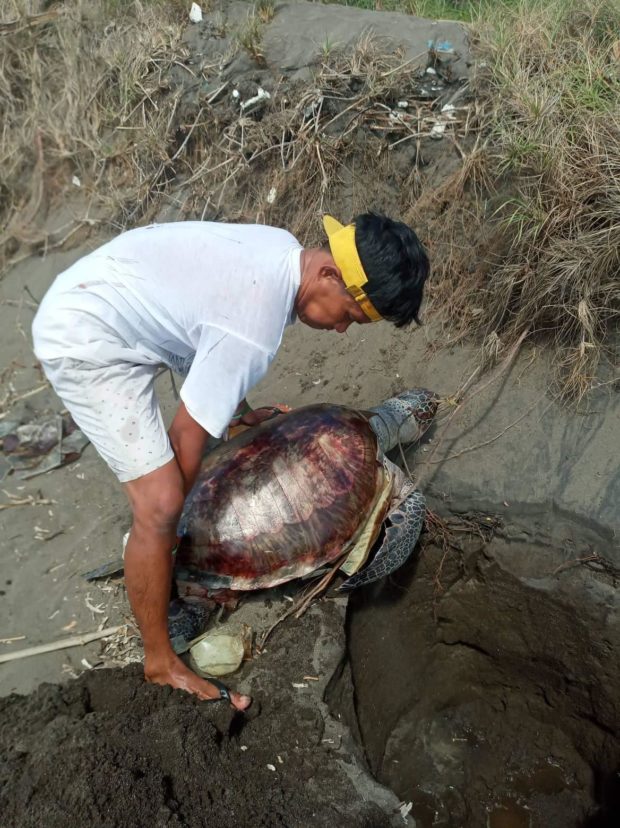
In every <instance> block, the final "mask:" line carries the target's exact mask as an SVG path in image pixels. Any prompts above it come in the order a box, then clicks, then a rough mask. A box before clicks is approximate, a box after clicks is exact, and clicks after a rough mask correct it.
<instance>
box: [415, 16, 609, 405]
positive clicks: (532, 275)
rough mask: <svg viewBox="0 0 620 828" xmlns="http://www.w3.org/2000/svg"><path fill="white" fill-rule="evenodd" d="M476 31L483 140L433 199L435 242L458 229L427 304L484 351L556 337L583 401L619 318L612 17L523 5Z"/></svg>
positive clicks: (571, 389)
mask: <svg viewBox="0 0 620 828" xmlns="http://www.w3.org/2000/svg"><path fill="white" fill-rule="evenodd" d="M480 31H481V38H480V43H479V44H478V54H479V58H480V60H481V61H483V62H484V63H486V67H485V66H484V65H483V66H482V67H481V68H480V69H479V74H478V78H477V99H478V102H479V106H480V107H482V111H481V112H480V120H481V122H482V124H483V132H484V135H485V140H484V141H481V142H480V143H479V144H478V146H477V148H476V151H475V152H473V153H471V154H469V155H468V156H467V157H466V159H465V164H464V167H463V169H462V170H460V171H459V173H458V174H457V175H455V176H454V177H453V179H452V180H451V181H450V182H448V183H446V185H445V187H444V188H443V190H442V192H439V193H434V194H432V200H433V201H434V204H435V207H436V208H437V205H438V201H439V209H436V210H435V213H436V216H437V219H436V221H435V224H434V226H431V227H429V233H430V235H431V236H432V235H433V234H434V233H436V232H437V227H438V223H439V224H440V225H441V226H442V227H453V228H454V232H453V233H452V236H451V238H450V239H449V240H448V244H444V245H443V247H442V248H441V249H440V250H438V251H437V257H436V258H442V259H443V261H442V264H443V269H440V272H439V274H438V276H439V278H438V280H437V282H436V284H435V286H434V294H435V301H436V303H437V304H441V305H443V306H445V307H447V308H448V311H449V315H450V317H451V319H452V320H456V321H457V322H458V323H459V324H460V327H461V330H462V331H463V332H467V333H471V332H474V333H479V334H482V335H483V337H485V342H486V344H488V345H490V346H491V348H492V349H493V348H494V349H497V346H498V343H503V344H504V345H505V344H510V343H511V342H513V341H515V339H516V338H517V337H518V336H519V335H520V334H521V333H522V332H523V331H524V330H526V329H530V330H531V331H532V333H533V334H534V335H536V334H537V333H544V334H545V336H546V337H549V336H551V337H553V339H554V343H555V354H556V364H557V368H558V379H559V391H560V393H561V394H562V395H563V396H564V397H569V398H573V399H580V398H581V397H582V396H583V395H584V394H585V393H586V392H587V391H588V389H589V388H590V387H591V385H592V383H593V381H594V380H595V378H596V375H597V370H598V366H599V361H600V359H601V355H602V353H603V351H604V348H605V343H606V339H607V335H608V333H609V330H610V326H611V325H612V324H614V323H616V322H617V320H618V312H619V309H620V279H619V277H618V273H619V270H620V51H619V47H620V44H619V42H618V34H619V33H620V7H619V6H618V4H617V3H615V2H609V3H608V2H604V0H601V2H592V0H588V2H585V3H583V2H572V0H570V1H568V2H567V0H554V1H553V2H550V3H549V2H544V3H542V2H541V3H539V2H532V0H529V1H528V2H527V3H526V2H522V3H520V4H519V5H517V6H515V7H514V8H512V9H506V8H504V9H503V10H502V13H501V15H500V16H499V17H498V18H496V19H495V21H492V22H491V23H489V22H487V23H486V24H484V25H482V24H481V25H480ZM442 199H444V206H445V204H447V205H448V206H447V208H446V209H444V210H443V211H442V210H441V200H442ZM472 242H473V244H472ZM442 254H443V256H442Z"/></svg>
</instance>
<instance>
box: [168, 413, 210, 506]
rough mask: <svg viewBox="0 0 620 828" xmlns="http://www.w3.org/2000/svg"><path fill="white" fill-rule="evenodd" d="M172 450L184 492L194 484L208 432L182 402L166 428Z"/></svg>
mask: <svg viewBox="0 0 620 828" xmlns="http://www.w3.org/2000/svg"><path fill="white" fill-rule="evenodd" d="M168 436H169V437H170V443H171V445H172V450H173V451H174V454H175V457H176V460H177V463H178V465H179V468H180V470H181V474H182V476H183V489H184V492H185V494H187V493H188V492H189V490H190V489H191V488H192V486H193V485H194V482H195V481H196V477H197V475H198V471H199V469H200V463H201V461H202V455H203V452H204V448H205V446H206V444H207V440H208V439H209V433H208V432H207V431H205V430H204V428H203V427H202V426H201V425H199V424H198V423H197V422H196V420H194V418H193V417H192V416H191V414H190V413H189V411H188V410H187V408H186V407H185V404H184V403H180V404H179V408H178V409H177V413H176V414H175V415H174V419H173V421H172V425H171V426H170V428H169V429H168Z"/></svg>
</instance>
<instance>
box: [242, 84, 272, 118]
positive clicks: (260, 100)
mask: <svg viewBox="0 0 620 828" xmlns="http://www.w3.org/2000/svg"><path fill="white" fill-rule="evenodd" d="M270 98H271V95H270V94H269V92H267V90H265V89H262V88H261V87H260V86H259V87H258V91H257V93H256V95H254V97H253V98H248V100H247V101H243V103H242V104H241V111H242V112H249V111H250V110H251V109H256V108H257V107H259V106H262V105H263V104H264V103H265V102H266V101H268V100H269V99H270Z"/></svg>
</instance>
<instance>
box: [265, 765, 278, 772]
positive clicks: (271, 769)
mask: <svg viewBox="0 0 620 828" xmlns="http://www.w3.org/2000/svg"><path fill="white" fill-rule="evenodd" d="M267 768H268V770H270V771H275V769H276V766H275V765H267Z"/></svg>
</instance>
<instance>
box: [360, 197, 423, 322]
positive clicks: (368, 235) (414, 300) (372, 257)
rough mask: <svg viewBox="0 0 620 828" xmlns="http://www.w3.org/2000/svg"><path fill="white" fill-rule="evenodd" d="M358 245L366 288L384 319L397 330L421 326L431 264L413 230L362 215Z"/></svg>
mask: <svg viewBox="0 0 620 828" xmlns="http://www.w3.org/2000/svg"><path fill="white" fill-rule="evenodd" d="M355 246H356V247H357V252H358V254H359V257H360V260H361V262H362V267H363V268H364V271H365V273H366V276H367V277H368V284H366V285H365V286H364V288H365V290H366V293H367V294H368V297H369V299H370V301H371V302H372V304H373V305H374V306H375V308H376V309H377V311H378V312H379V313H380V314H381V316H382V317H383V318H384V319H387V320H388V321H390V322H393V323H394V324H395V325H396V327H398V328H401V327H402V326H403V325H408V324H409V323H410V322H412V321H413V320H415V321H416V322H417V323H418V324H420V320H419V319H418V313H419V310H420V305H421V304H422V295H423V292H424V282H425V281H426V279H427V277H428V275H429V271H430V264H429V261H428V256H427V255H426V251H425V250H424V247H423V246H422V244H421V242H420V240H419V239H418V237H417V236H416V234H415V233H414V232H413V230H412V229H411V228H410V227H407V225H406V224H403V223H402V221H394V220H393V219H390V218H388V217H387V216H384V215H381V214H380V213H374V212H371V213H363V214H362V215H360V216H357V218H356V219H355Z"/></svg>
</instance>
